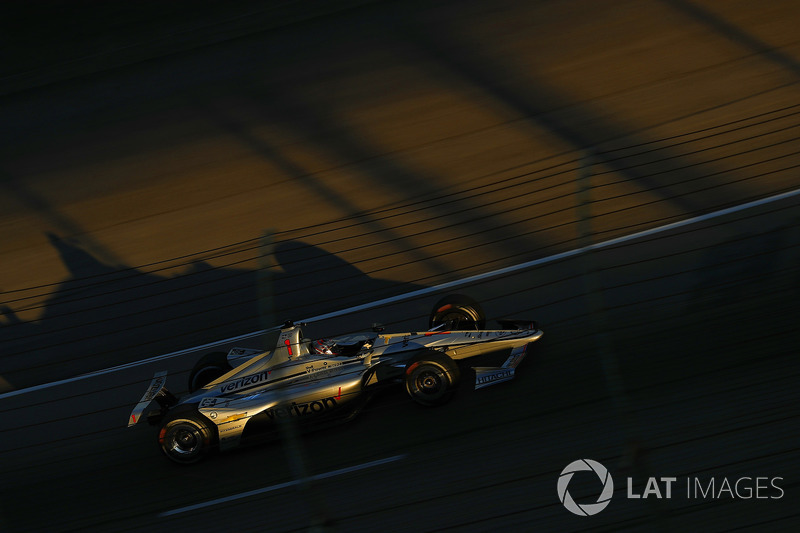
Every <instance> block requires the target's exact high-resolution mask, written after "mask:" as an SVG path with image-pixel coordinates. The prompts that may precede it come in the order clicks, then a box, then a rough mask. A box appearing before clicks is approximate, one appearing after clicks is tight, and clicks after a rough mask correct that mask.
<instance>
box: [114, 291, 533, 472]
mask: <svg viewBox="0 0 800 533" xmlns="http://www.w3.org/2000/svg"><path fill="white" fill-rule="evenodd" d="M485 323H486V319H485V317H484V315H483V311H482V310H481V308H480V306H479V305H478V304H477V302H475V301H474V300H472V299H470V298H468V297H466V296H462V295H453V296H449V297H446V298H444V299H442V300H440V301H439V302H438V303H437V304H436V305H435V306H434V308H433V311H432V312H431V317H430V321H429V327H430V329H429V330H427V331H423V332H410V333H392V334H386V333H383V332H382V331H381V330H380V329H379V328H376V329H375V330H373V331H372V332H369V333H359V334H352V335H346V336H342V337H337V338H333V339H321V340H310V339H307V338H305V337H304V336H303V332H302V326H303V324H299V325H296V324H293V323H291V322H287V323H286V324H284V326H283V327H282V328H281V329H280V333H279V335H278V340H277V343H276V345H275V347H274V349H272V350H269V351H260V350H253V349H244V348H234V349H232V350H231V351H230V352H228V353H227V354H225V353H222V352H216V353H212V354H207V355H206V356H204V357H203V358H202V359H201V360H200V361H199V362H198V363H197V365H195V367H194V369H193V370H192V372H191V375H190V378H189V383H188V388H189V393H188V394H186V395H185V396H183V397H182V398H180V399H178V398H176V397H175V396H173V395H172V394H171V393H170V392H169V391H168V390H167V388H166V378H167V376H166V373H165V372H159V373H157V374H156V376H155V377H154V379H153V381H152V382H151V383H150V385H149V386H148V388H147V390H146V391H145V394H144V396H143V397H142V399H141V401H140V402H139V403H138V404H137V405H136V407H135V408H134V409H133V412H132V413H131V416H130V419H129V422H128V425H129V426H133V425H135V424H137V423H138V422H139V421H140V420H141V419H142V418H146V419H147V420H148V421H149V422H150V423H151V424H153V425H158V426H159V433H158V443H159V446H160V448H161V450H162V451H163V452H164V454H165V455H166V456H167V457H168V458H170V459H172V460H173V461H175V462H178V463H183V464H186V463H193V462H196V461H198V460H200V459H201V458H203V457H204V456H205V455H206V454H207V453H208V452H209V451H211V450H214V449H219V450H223V451H224V450H227V449H230V448H234V447H236V446H239V445H240V444H242V443H243V442H244V441H247V440H249V438H250V437H254V436H256V435H262V436H263V435H264V434H265V433H269V431H270V430H271V429H274V428H275V427H276V426H277V423H278V422H280V421H282V420H288V419H294V420H295V421H296V422H298V423H300V424H301V425H305V424H306V423H319V422H320V421H322V420H346V419H348V418H350V417H352V416H354V415H355V414H356V413H357V412H358V411H359V410H360V408H361V407H362V406H363V405H364V404H365V403H366V401H367V400H368V399H369V397H370V396H371V393H372V392H374V391H375V390H377V389H378V388H379V387H381V386H383V385H387V384H391V383H403V384H404V385H405V388H406V391H407V392H408V394H409V395H410V396H411V398H412V399H413V400H415V401H416V402H417V403H419V404H422V405H426V406H434V405H439V404H441V403H444V402H446V401H447V400H448V399H449V398H450V397H451V395H452V394H453V392H454V390H455V388H456V386H457V385H458V383H459V380H460V370H459V366H458V365H457V363H456V361H459V360H463V359H468V358H471V357H476V356H479V355H483V354H487V353H492V352H497V351H499V350H510V354H509V356H508V357H507V359H506V360H505V362H504V363H503V364H502V365H501V366H499V367H474V370H475V379H476V383H475V388H476V389H480V388H483V387H487V386H489V385H494V384H497V383H502V382H505V381H509V380H510V379H512V378H513V377H514V372H515V369H516V367H517V365H519V363H520V362H521V361H522V359H523V358H524V357H525V355H526V350H527V346H528V344H529V343H531V342H534V341H536V340H538V339H539V338H540V337H541V336H542V331H541V330H540V329H538V327H537V326H536V323H535V322H531V321H500V324H501V327H502V328H503V329H492V330H487V329H484V327H485ZM151 406H153V408H150V407H151ZM148 408H150V409H149V410H148Z"/></svg>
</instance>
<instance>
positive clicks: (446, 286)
mask: <svg viewBox="0 0 800 533" xmlns="http://www.w3.org/2000/svg"><path fill="white" fill-rule="evenodd" d="M798 195H800V189H795V190H792V191H788V192H784V193H781V194H776V195H773V196H768V197H766V198H762V199H761V200H754V201H752V202H747V203H744V204H740V205H736V206H733V207H729V208H727V209H721V210H719V211H713V212H711V213H706V214H705V215H700V216H697V217H692V218H687V219H686V220H681V221H678V222H673V223H671V224H666V225H664V226H658V227H656V228H651V229H648V230H644V231H639V232H636V233H631V234H630V235H624V236H622V237H617V238H615V239H610V240H607V241H603V242H599V243H597V244H592V245H589V246H584V247H582V248H576V249H574V250H569V251H566V252H561V253H559V254H555V255H550V256H547V257H542V258H541V259H534V260H533V261H528V262H525V263H520V264H518V265H513V266H510V267H506V268H501V269H499V270H493V271H491V272H485V273H483V274H477V275H475V276H470V277H468V278H463V279H459V280H455V281H450V282H447V283H442V284H441V285H435V286H433V287H428V288H426V289H419V290H416V291H412V292H407V293H405V294H400V295H398V296H392V297H391V298H384V299H382V300H376V301H374V302H370V303H366V304H361V305H356V306H354V307H348V308H347V309H342V310H341V311H334V312H332V313H325V314H323V315H318V316H315V317H311V318H307V319H305V320H298V321H297V322H319V321H321V320H327V319H329V318H334V317H339V316H344V315H349V314H351V313H357V312H359V311H365V310H367V309H372V308H375V307H382V306H385V305H390V304H394V303H397V302H401V301H403V300H409V299H412V298H417V297H420V296H425V295H427V294H430V293H434V292H438V291H441V290H445V289H452V288H454V287H458V286H461V285H468V284H470V283H476V282H479V281H483V280H486V279H491V278H494V277H497V276H503V275H506V274H512V273H514V272H519V271H521V270H526V269H529V268H532V267H535V266H539V265H544V264H546V263H552V262H553V261H559V260H561V259H566V258H568V257H572V256H576V255H580V254H582V253H585V252H588V251H591V250H600V249H603V248H608V247H610V246H614V245H617V244H621V243H624V242H628V241H632V240H635V239H640V238H642V237H649V236H650V235H656V234H659V233H664V232H666V231H670V230H673V229H676V228H682V227H684V226H690V225H692V224H698V223H700V222H705V221H707V220H712V219H715V218H719V217H722V216H725V215H730V214H732V213H737V212H739V211H745V210H747V209H752V208H754V207H759V206H762V205H766V204H769V203H772V202H777V201H780V200H785V199H787V198H792V197H794V196H798ZM267 331H269V330H263V329H262V330H259V331H254V332H252V333H245V334H244V335H238V336H236V337H231V338H228V339H223V340H221V341H216V342H211V343H208V344H203V345H201V346H195V347H193V348H186V349H184V350H179V351H177V352H170V353H167V354H164V355H157V356H155V357H151V358H149V359H143V360H141V361H135V362H133V363H127V364H124V365H120V366H115V367H111V368H106V369H104V370H98V371H96V372H91V373H89V374H83V375H80V376H76V377H74V378H68V379H62V380H59V381H53V382H51V383H44V384H42V385H36V386H33V387H28V388H26V389H20V390H16V391H10V392H6V393H4V394H0V400H3V399H5V398H10V397H12V396H17V395H19V394H25V393H27V392H34V391H37V390H42V389H47V388H50V387H55V386H58V385H64V384H66V383H72V382H74V381H79V380H83V379H87V378H91V377H95V376H101V375H103V374H110V373H112V372H117V371H119V370H125V369H128V368H134V367H137V366H141V365H147V364H150V363H155V362H158V361H165V360H167V359H172V358H175V357H180V356H182V355H186V354H188V353H193V352H196V351H200V350H207V349H209V348H215V347H217V346H221V345H224V344H230V343H232V342H238V341H241V340H247V339H252V338H253V337H258V336H259V335H264V334H265V333H266V332H267Z"/></svg>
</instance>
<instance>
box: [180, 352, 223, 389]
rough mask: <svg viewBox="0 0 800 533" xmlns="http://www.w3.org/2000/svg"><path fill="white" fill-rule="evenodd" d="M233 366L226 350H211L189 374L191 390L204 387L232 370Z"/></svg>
mask: <svg viewBox="0 0 800 533" xmlns="http://www.w3.org/2000/svg"><path fill="white" fill-rule="evenodd" d="M232 368H233V367H232V366H231V365H230V363H229V362H228V354H226V353H225V352H211V353H208V354H206V355H204V356H203V357H201V358H200V360H199V361H198V362H197V364H196V365H194V368H193V369H192V372H191V373H190V374H189V392H194V391H196V390H199V389H202V388H203V387H205V386H206V385H208V384H209V383H211V382H212V381H214V380H215V379H217V378H218V377H220V376H221V375H223V374H227V373H228V372H230V371H231V369H232Z"/></svg>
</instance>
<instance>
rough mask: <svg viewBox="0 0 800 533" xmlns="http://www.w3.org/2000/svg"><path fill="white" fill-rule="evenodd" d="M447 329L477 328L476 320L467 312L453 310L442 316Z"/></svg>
mask: <svg viewBox="0 0 800 533" xmlns="http://www.w3.org/2000/svg"><path fill="white" fill-rule="evenodd" d="M441 322H443V323H444V326H445V329H455V330H459V329H476V327H475V320H474V319H473V318H472V317H470V316H469V315H467V314H466V313H460V312H458V311H451V312H449V313H447V314H445V315H444V316H442V318H441Z"/></svg>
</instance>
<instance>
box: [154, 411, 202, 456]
mask: <svg viewBox="0 0 800 533" xmlns="http://www.w3.org/2000/svg"><path fill="white" fill-rule="evenodd" d="M215 436H216V430H215V428H214V427H213V425H212V424H211V423H210V422H209V421H208V420H207V419H206V418H205V417H204V416H203V415H201V414H200V413H198V412H196V411H195V410H194V409H187V410H181V411H180V412H177V413H173V414H170V415H168V416H167V419H166V420H165V421H164V423H163V424H162V425H161V429H160V430H159V432H158V445H159V447H160V448H161V451H162V452H163V453H164V455H166V456H167V458H168V459H170V460H171V461H173V462H175V463H178V464H182V465H188V464H192V463H196V462H198V461H200V460H202V459H203V458H204V457H205V456H206V455H208V453H209V452H210V451H211V447H212V445H213V441H214V439H215Z"/></svg>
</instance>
